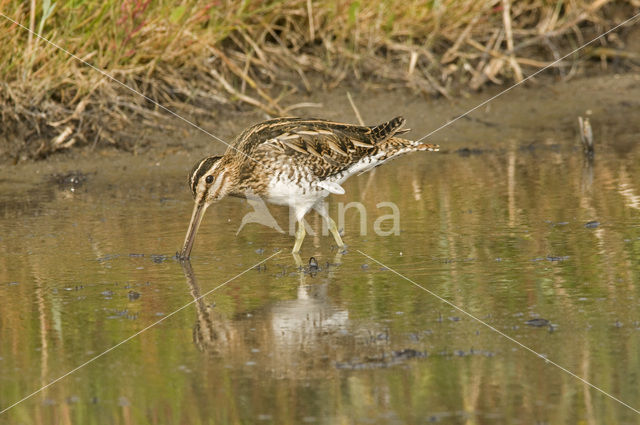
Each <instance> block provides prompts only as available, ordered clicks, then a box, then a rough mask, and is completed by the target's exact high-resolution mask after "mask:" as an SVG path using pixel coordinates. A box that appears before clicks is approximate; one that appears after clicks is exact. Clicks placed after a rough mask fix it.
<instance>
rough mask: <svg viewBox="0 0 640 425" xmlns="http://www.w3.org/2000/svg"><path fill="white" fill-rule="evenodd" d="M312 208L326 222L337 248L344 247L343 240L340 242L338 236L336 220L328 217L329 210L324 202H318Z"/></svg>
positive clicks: (340, 239)
mask: <svg viewBox="0 0 640 425" xmlns="http://www.w3.org/2000/svg"><path fill="white" fill-rule="evenodd" d="M313 208H314V209H315V210H316V211H317V212H318V214H320V216H321V217H322V218H323V219H324V220H325V221H326V222H327V226H328V227H329V231H330V232H331V234H332V235H333V239H335V240H336V244H338V248H344V247H345V245H344V242H342V238H341V237H340V232H339V231H338V226H337V225H336V222H335V221H333V219H332V218H331V217H329V211H327V205H326V204H325V203H324V202H319V203H317V204H315V205H314V206H313Z"/></svg>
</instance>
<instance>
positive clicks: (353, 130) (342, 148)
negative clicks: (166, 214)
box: [179, 117, 438, 259]
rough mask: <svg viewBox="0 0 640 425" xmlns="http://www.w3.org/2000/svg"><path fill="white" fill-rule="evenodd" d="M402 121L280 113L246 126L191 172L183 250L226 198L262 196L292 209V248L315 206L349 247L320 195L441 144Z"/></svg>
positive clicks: (182, 254) (297, 245)
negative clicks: (416, 138)
mask: <svg viewBox="0 0 640 425" xmlns="http://www.w3.org/2000/svg"><path fill="white" fill-rule="evenodd" d="M404 123H405V120H404V118H402V117H396V118H394V119H392V120H391V121H389V122H385V123H383V124H380V125H376V126H371V127H367V126H358V125H351V124H342V123H337V122H331V121H325V120H319V119H303V118H278V119H274V120H269V121H265V122H262V123H259V124H256V125H254V126H251V127H249V128H248V129H246V130H245V131H244V132H242V134H240V135H239V136H238V138H237V139H236V140H235V142H234V143H233V145H232V147H229V148H228V149H227V151H226V152H225V154H224V155H222V156H208V157H206V158H203V159H201V160H200V161H198V162H197V163H196V164H195V165H194V167H193V169H192V170H191V173H190V174H189V187H190V189H191V192H192V193H193V197H194V199H195V205H194V207H193V214H192V215H191V222H190V223H189V229H188V230H187V236H186V238H185V240H184V246H183V248H182V251H181V252H180V254H179V256H180V258H181V259H188V258H189V256H190V255H191V250H192V248H193V243H194V241H195V237H196V233H197V232H198V227H199V226H200V223H201V222H202V217H203V216H204V212H205V211H206V209H207V208H208V207H209V205H211V204H212V203H213V202H216V201H219V200H220V199H222V198H224V197H225V196H238V197H243V198H244V197H260V198H262V199H263V200H265V201H267V202H270V203H273V204H277V205H287V206H289V207H290V208H293V211H294V214H295V217H296V220H297V221H298V229H297V231H296V239H295V243H294V245H293V252H294V253H296V252H298V251H300V247H301V246H302V241H303V240H304V236H305V228H304V224H303V223H302V219H303V218H304V216H305V215H306V214H307V213H308V212H309V211H310V210H311V209H314V210H316V211H317V212H318V213H319V214H320V215H321V216H322V217H323V219H324V220H326V222H327V224H328V227H329V230H330V231H331V234H332V235H333V237H334V239H335V241H336V243H337V245H338V246H339V247H344V243H343V242H342V238H341V237H340V233H339V232H338V228H337V226H336V223H335V222H334V221H333V220H332V219H331V217H329V214H328V212H327V210H326V208H325V207H324V203H323V202H322V200H323V199H324V198H325V197H327V196H329V194H330V193H335V194H340V195H342V194H344V192H345V191H344V189H343V188H342V186H341V184H342V183H343V182H344V181H345V180H347V179H348V178H349V177H351V176H352V175H354V174H360V173H363V172H366V171H368V170H371V169H372V168H374V167H376V166H378V165H381V164H383V163H384V162H387V161H389V160H391V159H393V158H396V157H398V156H399V155H402V154H405V153H409V152H413V151H437V150H438V145H431V144H427V143H418V142H413V141H411V140H407V139H403V138H401V137H398V136H399V135H401V134H403V133H405V132H407V131H409V130H407V129H402V126H403V125H404Z"/></svg>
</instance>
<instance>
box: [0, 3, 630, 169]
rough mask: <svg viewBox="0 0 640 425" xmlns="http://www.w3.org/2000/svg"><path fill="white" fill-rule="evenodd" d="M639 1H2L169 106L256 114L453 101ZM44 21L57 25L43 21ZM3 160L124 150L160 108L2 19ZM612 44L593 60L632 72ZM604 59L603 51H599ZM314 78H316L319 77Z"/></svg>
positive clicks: (15, 14) (569, 66)
mask: <svg viewBox="0 0 640 425" xmlns="http://www.w3.org/2000/svg"><path fill="white" fill-rule="evenodd" d="M638 6H640V0H618V1H613V0H596V1H591V2H587V1H583V0H554V1H550V0H514V1H509V0H491V1H480V2H479V1H475V0H441V1H427V2H425V1H418V0H405V1H399V0H371V1H366V2H365V1H345V0H334V1H331V2H321V1H315V0H281V1H259V0H247V1H243V2H238V1H233V0H217V1H198V0H183V1H182V2H171V4H168V3H167V2H151V1H150V0H124V1H122V2H116V1H113V0H109V1H104V2H103V1H98V0H66V1H63V0H59V1H58V2H57V3H56V4H55V7H53V9H52V6H51V4H50V3H49V2H48V1H42V2H41V1H35V0H30V1H21V2H18V1H9V0H0V10H2V12H3V13H5V14H6V15H8V16H9V17H10V18H11V19H14V20H16V21H18V22H20V23H21V24H23V25H25V26H27V27H29V28H32V29H33V30H34V31H36V32H41V33H42V35H43V36H45V37H47V38H48V39H51V40H52V41H54V42H55V43H57V44H59V45H60V46H62V47H64V48H65V49H67V50H68V51H70V52H72V53H74V54H75V55H77V56H78V57H80V58H82V59H84V60H86V61H88V62H90V63H91V64H93V65H95V66H96V67H98V68H100V69H103V70H105V71H106V72H108V73H109V74H110V75H112V76H113V77H115V78H117V79H119V80H121V81H123V82H125V83H126V84H127V85H130V86H132V87H134V88H135V89H136V90H139V91H141V92H143V93H145V94H146V95H147V96H149V97H150V98H152V99H154V100H156V101H158V102H160V103H161V104H163V105H165V106H167V107H171V108H174V109H176V110H179V111H186V110H187V109H186V108H188V112H189V114H192V115H193V114H196V115H203V116H206V115H208V114H210V113H211V112H210V111H211V110H212V109H215V107H219V106H220V105H224V104H229V105H238V104H247V105H251V106H252V107H257V108H260V109H262V110H264V111H265V112H267V113H268V114H270V115H282V114H287V113H291V112H290V111H291V110H292V109H293V108H294V107H295V105H293V107H292V106H289V107H287V106H286V98H287V96H288V95H289V94H291V93H294V92H304V91H311V90H314V89H315V88H317V87H318V85H321V86H323V88H325V89H326V88H335V87H337V86H339V85H340V84H341V83H342V82H344V81H345V80H366V81H368V82H370V83H371V84H373V85H378V86H381V87H390V88H394V87H406V88H409V89H412V90H414V91H417V92H421V93H424V94H425V95H429V96H431V95H443V96H451V95H452V93H456V92H457V91H459V90H460V89H471V90H479V89H481V88H482V87H484V86H485V85H487V84H504V83H507V82H511V81H518V80H520V79H522V78H523V76H525V75H528V74H531V73H532V72H534V71H535V70H536V69H538V68H539V67H541V66H544V65H546V64H548V63H549V62H551V61H553V60H554V59H555V58H558V57H560V56H561V55H562V54H563V53H564V52H566V51H567V50H568V49H569V48H570V47H574V46H577V45H579V44H581V43H583V42H584V41H586V40H588V39H590V38H591V37H593V36H595V35H597V34H599V33H601V32H604V31H605V30H607V29H608V28H609V27H610V26H612V25H614V24H615V23H617V22H620V21H622V20H624V19H625V18H627V17H629V16H631V15H632V14H633V13H634V11H637V7H638ZM47 11H49V12H50V13H47ZM0 28H1V30H0V57H1V58H2V62H0V63H2V65H0V74H1V76H2V78H1V80H0V81H1V82H0V87H1V89H0V113H1V117H0V119H1V122H2V127H1V128H0V159H5V160H6V159H7V158H12V159H14V160H16V161H17V160H20V159H26V158H42V157H45V156H47V155H49V154H50V153H52V152H55V151H57V150H61V149H67V148H70V147H71V146H79V145H95V144H112V145H116V146H118V147H121V148H127V147H128V146H130V143H133V142H132V139H130V140H129V141H128V140H127V137H126V134H125V131H124V130H125V129H126V128H130V127H131V123H132V122H133V121H134V120H135V122H136V123H137V124H142V127H144V126H145V125H152V126H157V125H158V122H159V120H158V118H159V117H161V116H162V115H163V114H164V112H162V111H160V110H158V108H157V107H155V106H154V105H153V104H152V103H151V102H149V101H147V100H145V99H144V98H142V97H140V96H138V95H136V94H134V93H132V92H130V91H128V90H127V89H125V88H123V87H121V86H119V85H118V84H116V83H114V82H113V81H110V80H109V79H108V78H106V77H105V76H104V75H102V74H100V73H99V72H96V71H95V70H93V69H91V68H89V67H87V66H86V65H83V64H82V63H80V62H79V61H77V60H75V59H73V58H71V57H69V56H68V55H67V54H66V53H64V52H62V51H60V50H58V49H56V48H55V47H53V46H51V45H49V44H47V43H46V42H44V41H43V40H40V39H38V38H37V37H33V36H31V35H30V34H29V32H28V31H26V30H24V29H22V28H20V27H18V26H16V25H14V24H13V23H11V22H10V21H9V20H7V19H5V18H2V17H0ZM626 30H627V29H622V30H621V31H620V32H618V33H616V34H613V35H612V36H611V37H608V38H607V39H603V40H602V41H601V42H599V43H597V45H594V46H593V47H591V48H590V51H587V52H584V53H585V54H583V55H581V56H580V57H576V58H573V59H572V60H571V61H568V62H564V63H561V64H559V65H558V66H557V67H556V68H557V70H556V73H557V74H558V75H561V76H563V77H570V76H572V75H574V74H575V73H576V72H577V71H578V70H579V69H580V67H581V65H582V64H583V63H584V62H585V61H588V60H592V59H593V58H594V57H595V58H596V59H599V60H601V61H602V63H603V64H604V65H606V64H608V63H609V62H611V61H612V60H619V59H621V58H622V59H625V60H627V61H629V60H631V61H634V60H635V61H637V59H638V58H637V57H636V56H634V55H633V54H632V53H629V52H625V51H624V47H625V45H624V40H625V31H626ZM597 49H600V50H597ZM318 77H320V78H318Z"/></svg>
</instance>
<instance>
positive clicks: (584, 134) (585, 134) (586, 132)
mask: <svg viewBox="0 0 640 425" xmlns="http://www.w3.org/2000/svg"><path fill="white" fill-rule="evenodd" d="M578 125H579V126H580V139H581V140H582V149H583V150H584V153H585V155H588V156H593V131H592V130H591V123H590V122H589V118H582V117H578Z"/></svg>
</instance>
